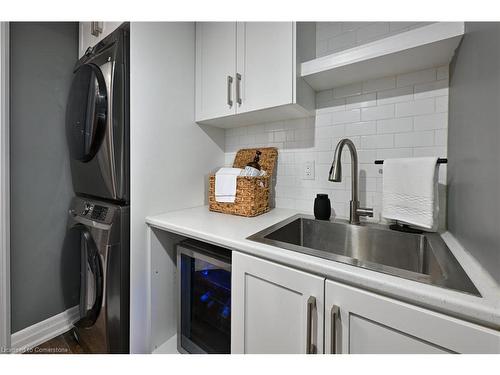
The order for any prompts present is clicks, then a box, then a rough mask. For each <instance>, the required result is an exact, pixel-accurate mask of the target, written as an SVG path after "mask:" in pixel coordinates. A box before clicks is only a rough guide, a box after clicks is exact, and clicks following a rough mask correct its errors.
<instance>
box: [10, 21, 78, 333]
mask: <svg viewBox="0 0 500 375" xmlns="http://www.w3.org/2000/svg"><path fill="white" fill-rule="evenodd" d="M10 54H11V56H10V57H11V64H10V67H11V71H10V86H11V88H10V90H11V97H10V116H11V120H10V142H11V143H10V150H11V152H10V168H11V298H12V300H11V312H12V332H13V333H14V332H16V331H19V330H21V329H23V328H25V327H28V326H30V325H32V324H34V323H37V322H40V321H42V320H45V319H47V318H49V317H51V316H53V315H56V314H58V313H60V312H62V311H64V310H66V309H67V308H69V307H72V306H74V305H76V304H78V287H79V255H78V254H77V253H76V254H75V251H76V250H77V249H78V242H75V241H76V239H73V238H72V239H69V238H66V239H65V235H66V220H67V210H68V208H69V203H70V199H71V197H72V195H73V191H72V184H71V175H70V169H69V155H68V150H67V146H66V138H65V128H64V118H65V109H66V98H67V95H68V91H69V87H70V84H71V75H72V68H73V66H74V63H75V61H76V60H77V56H78V24H77V23H74V22H73V23H31V22H29V23H11V29H10Z"/></svg>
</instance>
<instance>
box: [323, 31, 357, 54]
mask: <svg viewBox="0 0 500 375" xmlns="http://www.w3.org/2000/svg"><path fill="white" fill-rule="evenodd" d="M355 43H356V32H355V31H348V32H345V33H342V34H340V35H336V36H334V37H333V38H330V39H328V50H329V51H330V53H333V52H337V51H341V50H344V49H348V48H350V47H352V46H353V45H355Z"/></svg>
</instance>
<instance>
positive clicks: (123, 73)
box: [66, 23, 130, 203]
mask: <svg viewBox="0 0 500 375" xmlns="http://www.w3.org/2000/svg"><path fill="white" fill-rule="evenodd" d="M66 136H67V141H68V146H69V151H70V156H71V172H72V179H73V187H74V190H75V193H76V194H78V195H88V196H94V197H98V198H106V199H112V200H116V201H120V202H125V203H127V202H129V197H130V191H129V24H128V23H125V24H123V25H122V26H120V27H119V28H118V29H117V30H115V31H114V32H113V33H111V34H110V35H108V36H107V37H106V38H104V39H103V40H102V41H101V42H99V43H98V44H97V45H96V46H95V47H93V48H89V49H88V50H87V52H86V53H85V56H83V57H82V58H81V59H80V60H79V61H78V62H77V63H76V66H75V69H74V74H73V82H72V84H71V89H70V94H69V97H68V104H67V107H66Z"/></svg>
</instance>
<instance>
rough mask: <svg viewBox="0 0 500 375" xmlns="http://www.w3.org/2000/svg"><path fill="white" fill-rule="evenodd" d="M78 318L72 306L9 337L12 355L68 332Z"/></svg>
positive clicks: (77, 311)
mask: <svg viewBox="0 0 500 375" xmlns="http://www.w3.org/2000/svg"><path fill="white" fill-rule="evenodd" d="M79 316H80V311H79V307H78V306H73V307H71V308H69V309H68V310H66V311H63V312H62V313H60V314H57V315H54V316H52V317H50V318H48V319H46V320H44V321H42V322H39V323H36V324H33V325H32V326H29V327H27V328H25V329H23V330H21V331H18V332H16V333H14V334H13V335H12V336H11V348H12V352H14V353H16V352H17V353H20V352H21V353H22V352H24V351H26V350H29V349H31V348H34V347H35V346H37V345H40V344H42V343H44V342H45V341H48V340H50V339H53V338H54V337H56V336H59V335H60V334H62V333H64V332H66V331H68V330H70V329H71V327H72V326H73V323H75V322H76V321H77V320H78V318H79Z"/></svg>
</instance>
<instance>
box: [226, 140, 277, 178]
mask: <svg viewBox="0 0 500 375" xmlns="http://www.w3.org/2000/svg"><path fill="white" fill-rule="evenodd" d="M257 151H260V152H261V155H260V161H259V164H260V166H261V167H262V169H263V170H264V171H266V172H267V174H268V175H269V176H272V175H273V173H274V167H275V165H276V158H277V157H278V149H277V148H276V147H262V148H244V149H241V150H239V151H238V152H237V153H236V157H235V158H234V163H233V168H245V167H246V165H247V164H248V163H250V162H251V161H253V159H254V157H255V153H256V152H257Z"/></svg>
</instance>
